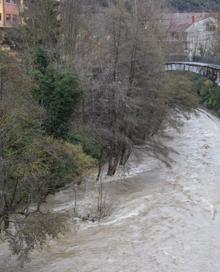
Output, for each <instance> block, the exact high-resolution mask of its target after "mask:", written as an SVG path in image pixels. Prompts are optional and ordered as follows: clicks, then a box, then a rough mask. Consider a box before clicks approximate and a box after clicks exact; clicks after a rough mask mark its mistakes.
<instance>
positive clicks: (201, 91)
mask: <svg viewBox="0 0 220 272" xmlns="http://www.w3.org/2000/svg"><path fill="white" fill-rule="evenodd" d="M193 80H194V82H195V86H196V90H197V93H198V95H199V98H200V103H201V104H202V105H204V106H205V107H207V108H208V109H211V110H214V111H215V112H217V114H218V115H220V87H218V86H216V85H215V84H214V83H213V82H212V81H210V80H208V79H204V78H203V77H201V76H194V77H193Z"/></svg>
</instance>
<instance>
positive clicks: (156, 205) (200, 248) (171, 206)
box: [0, 110, 220, 272]
mask: <svg viewBox="0 0 220 272" xmlns="http://www.w3.org/2000/svg"><path fill="white" fill-rule="evenodd" d="M168 133H169V134H170V135H172V136H173V138H166V140H164V141H165V143H166V145H168V146H170V147H172V148H173V149H175V151H176V153H172V154H171V157H172V159H173V160H174V162H173V164H172V167H171V168H168V167H166V166H165V165H164V164H163V163H162V162H159V161H157V160H156V159H152V158H149V156H148V155H147V154H145V153H143V154H142V157H141V158H138V159H133V160H132V161H130V163H129V169H130V172H129V173H127V174H126V175H125V176H124V177H123V178H118V179H115V180H114V179H112V180H107V181H106V182H105V185H104V191H105V193H106V194H107V196H108V198H107V199H106V203H107V204H108V205H109V210H110V211H111V212H110V216H108V217H106V218H104V219H102V220H101V221H100V222H79V223H77V224H73V225H72V229H71V230H70V231H68V232H67V233H66V234H65V236H63V237H61V238H60V239H59V240H56V241H50V242H49V246H48V247H46V248H45V249H44V251H43V252H37V251H35V252H34V253H33V254H32V262H31V263H29V264H27V265H26V266H25V267H24V268H20V269H19V268H18V266H17V264H16V262H15V260H14V258H11V257H10V254H9V252H8V250H7V246H6V245H1V246H0V270H1V269H2V271H4V272H12V271H13V272H15V271H16V272H20V271H22V272H93V271H97V272H136V271H138V272H177V271H178V272H208V271H210V272H219V271H220V214H219V211H220V120H219V119H218V118H216V117H215V116H213V115H212V114H210V113H208V112H206V111H203V110H201V111H200V112H199V113H198V114H197V115H194V114H192V116H191V118H190V119H189V120H185V121H184V126H183V127H182V128H181V129H180V131H179V132H178V131H175V130H173V129H170V130H169V131H168ZM87 189H88V188H87ZM71 194H72V193H70V191H69V190H64V191H62V192H60V193H58V194H57V195H56V196H53V197H51V198H50V199H49V202H48V205H49V206H50V208H52V209H55V210H62V209H64V210H65V209H71V205H72V204H71V203H72V202H71V199H72V195H71ZM79 205H80V202H79Z"/></svg>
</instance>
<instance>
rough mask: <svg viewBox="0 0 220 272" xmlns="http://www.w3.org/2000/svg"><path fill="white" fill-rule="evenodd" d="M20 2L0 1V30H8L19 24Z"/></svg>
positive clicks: (17, 0) (11, 0)
mask: <svg viewBox="0 0 220 272" xmlns="http://www.w3.org/2000/svg"><path fill="white" fill-rule="evenodd" d="M22 4H23V1H22V0H0V28H10V27H13V26H15V25H16V24H18V23H19V22H20V17H19V13H20V7H21V5H22Z"/></svg>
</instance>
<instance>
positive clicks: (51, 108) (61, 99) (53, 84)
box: [32, 48, 82, 138]
mask: <svg viewBox="0 0 220 272" xmlns="http://www.w3.org/2000/svg"><path fill="white" fill-rule="evenodd" d="M34 64H35V66H36V68H35V70H34V71H33V77H34V88H33V90H32V93H33V95H34V97H35V98H36V99H37V100H38V102H39V104H40V105H42V106H43V107H44V108H45V110H46V118H45V120H44V122H43V126H44V127H45V130H46V133H47V134H48V135H53V136H54V137H56V138H65V137H66V136H67V134H68V131H69V128H70V121H71V116H72V114H73V112H74V111H75V109H76V106H77V104H78V103H79V101H80V98H81V97H82V90H81V87H80V82H79V78H78V76H77V75H76V74H75V73H73V72H72V73H70V72H59V71H58V70H57V69H55V68H54V67H53V66H50V65H49V59H48V57H47V54H46V52H44V51H43V49H41V48H40V49H38V50H37V54H36V57H35V59H34Z"/></svg>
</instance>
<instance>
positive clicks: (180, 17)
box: [165, 13, 218, 58]
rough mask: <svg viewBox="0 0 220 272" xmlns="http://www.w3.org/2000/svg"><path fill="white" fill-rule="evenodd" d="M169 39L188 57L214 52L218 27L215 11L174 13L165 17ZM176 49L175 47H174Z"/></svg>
mask: <svg viewBox="0 0 220 272" xmlns="http://www.w3.org/2000/svg"><path fill="white" fill-rule="evenodd" d="M165 24H166V26H167V29H168V40H169V42H170V43H172V44H173V45H174V48H175V45H176V48H178V49H179V51H182V53H184V54H186V55H187V56H188V57H190V58H193V57H195V56H205V55H209V54H211V53H212V51H213V48H214V46H215V42H216V31H217V27H218V25H217V24H218V23H217V19H216V15H215V14H213V13H172V14H167V15H166V17H165ZM174 51H175V49H174Z"/></svg>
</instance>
